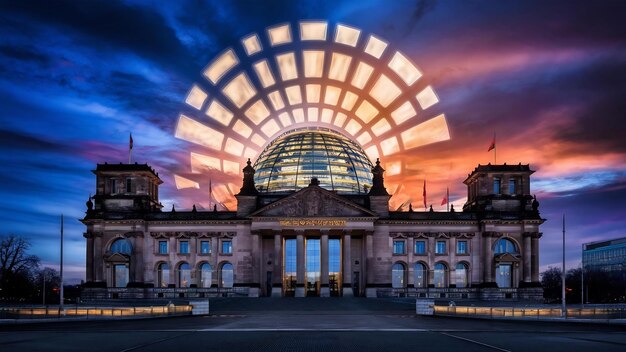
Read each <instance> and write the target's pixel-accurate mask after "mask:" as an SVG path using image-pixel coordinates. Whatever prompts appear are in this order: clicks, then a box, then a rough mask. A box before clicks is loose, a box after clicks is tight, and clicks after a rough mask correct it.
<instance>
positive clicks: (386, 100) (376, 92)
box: [370, 75, 402, 107]
mask: <svg viewBox="0 0 626 352" xmlns="http://www.w3.org/2000/svg"><path fill="white" fill-rule="evenodd" d="M400 94H402V90H400V88H398V86H397V85H396V84H395V83H393V82H392V81H391V80H390V79H389V77H387V76H385V75H380V77H379V78H378V80H377V81H376V83H374V86H373V87H372V90H371V91H370V95H371V96H372V97H374V99H376V101H377V102H378V103H380V105H382V106H384V107H387V106H389V104H391V103H392V102H393V101H394V100H396V98H397V97H399V96H400Z"/></svg>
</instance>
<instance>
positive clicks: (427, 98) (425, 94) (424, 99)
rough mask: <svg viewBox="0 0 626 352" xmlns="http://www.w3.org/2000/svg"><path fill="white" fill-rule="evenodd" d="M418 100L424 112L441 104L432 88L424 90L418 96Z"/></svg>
mask: <svg viewBox="0 0 626 352" xmlns="http://www.w3.org/2000/svg"><path fill="white" fill-rule="evenodd" d="M416 98H417V101H418V102H419V103H420V106H421V107H422V110H426V109H428V108H429V107H431V106H433V105H435V104H437V103H438V102H439V98H437V95H436V94H435V91H434V90H433V88H432V87H431V86H428V87H426V88H424V90H422V91H421V92H419V93H418V94H417V96H416Z"/></svg>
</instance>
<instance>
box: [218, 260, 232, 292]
mask: <svg viewBox="0 0 626 352" xmlns="http://www.w3.org/2000/svg"><path fill="white" fill-rule="evenodd" d="M220 276H221V280H220V281H221V287H225V288H230V287H233V284H234V278H235V273H234V270H233V265H232V264H231V263H224V264H223V265H222V270H221V275H220Z"/></svg>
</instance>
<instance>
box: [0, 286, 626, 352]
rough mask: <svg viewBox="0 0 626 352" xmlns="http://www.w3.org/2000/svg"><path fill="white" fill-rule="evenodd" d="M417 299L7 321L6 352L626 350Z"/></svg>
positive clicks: (215, 304)
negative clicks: (437, 308) (434, 309)
mask: <svg viewBox="0 0 626 352" xmlns="http://www.w3.org/2000/svg"><path fill="white" fill-rule="evenodd" d="M414 304H415V303H414V300H411V299H396V300H384V299H365V298H354V299H333V298H326V299H324V298H306V299H288V298H283V299H272V298H260V299H234V298H228V299H226V298H225V299H212V300H211V315H209V316H195V317H177V318H162V319H143V320H114V321H111V320H107V321H104V320H100V321H80V322H79V321H74V322H71V321H70V322H57V323H45V324H44V323H37V324H32V323H31V324H16V325H3V326H0V350H2V351H51V350H55V351H183V350H197V351H392V350H403V351H453V350H454V351H494V350H495V351H529V350H532V351H534V352H536V351H551V352H555V351H568V352H573V351H624V350H625V349H626V328H625V327H623V326H609V325H601V324H579V323H558V322H554V323H552V322H532V321H494V320H479V319H454V318H443V317H420V316H416V315H415V310H414V307H415V306H414Z"/></svg>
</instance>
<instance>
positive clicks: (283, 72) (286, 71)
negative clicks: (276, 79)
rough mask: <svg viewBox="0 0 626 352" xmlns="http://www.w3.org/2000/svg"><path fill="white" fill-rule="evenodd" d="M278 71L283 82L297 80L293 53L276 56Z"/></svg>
mask: <svg viewBox="0 0 626 352" xmlns="http://www.w3.org/2000/svg"><path fill="white" fill-rule="evenodd" d="M276 62H277V63H278V70H279V71H280V77H281V78H282V80H283V81H289V80H291V79H296V78H298V70H297V69H296V57H295V55H294V54H293V53H286V54H282V55H277V56H276Z"/></svg>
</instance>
